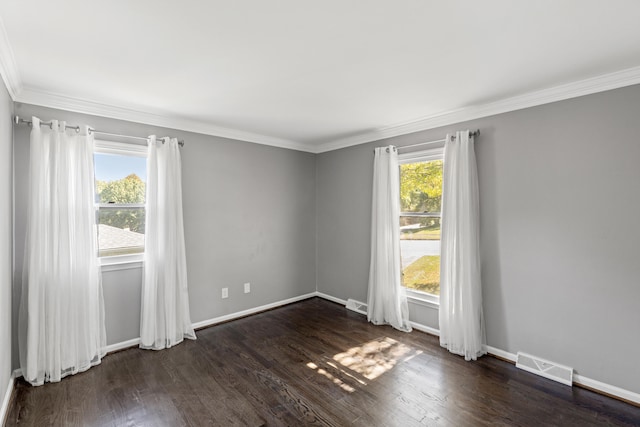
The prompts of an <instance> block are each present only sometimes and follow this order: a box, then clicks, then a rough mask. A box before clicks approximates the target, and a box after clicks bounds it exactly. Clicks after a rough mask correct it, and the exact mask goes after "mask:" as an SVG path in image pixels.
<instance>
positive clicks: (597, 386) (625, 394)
mask: <svg viewBox="0 0 640 427" xmlns="http://www.w3.org/2000/svg"><path fill="white" fill-rule="evenodd" d="M573 383H574V384H579V385H582V386H585V387H587V388H590V389H592V390H597V391H600V392H602V393H605V394H608V395H610V396H615V397H619V398H620V399H624V400H628V401H629V402H633V403H635V404H637V405H640V393H634V392H632V391H629V390H625V389H623V388H620V387H616V386H614V385H611V384H607V383H603V382H601V381H597V380H593V379H591V378H587V377H584V376H582V375H578V374H573Z"/></svg>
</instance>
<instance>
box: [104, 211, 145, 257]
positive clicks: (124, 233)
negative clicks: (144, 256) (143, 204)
mask: <svg viewBox="0 0 640 427" xmlns="http://www.w3.org/2000/svg"><path fill="white" fill-rule="evenodd" d="M144 214H145V211H144V208H123V207H113V208H111V207H104V208H100V209H99V210H98V247H99V249H100V251H99V255H100V256H113V255H128V254H137V253H142V252H144V221H145V217H144Z"/></svg>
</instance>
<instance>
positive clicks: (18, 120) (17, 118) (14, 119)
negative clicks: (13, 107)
mask: <svg viewBox="0 0 640 427" xmlns="http://www.w3.org/2000/svg"><path fill="white" fill-rule="evenodd" d="M13 121H14V123H15V124H17V125H19V124H20V116H19V115H17V114H16V116H15V117H14V118H13Z"/></svg>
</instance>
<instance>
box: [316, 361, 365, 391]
mask: <svg viewBox="0 0 640 427" xmlns="http://www.w3.org/2000/svg"><path fill="white" fill-rule="evenodd" d="M307 367H308V368H311V369H313V370H315V371H316V372H317V373H318V374H320V375H322V376H323V377H325V378H327V379H329V380H331V381H333V383H334V384H336V385H337V386H340V388H341V389H343V390H344V391H348V392H349V393H353V392H354V391H356V389H355V388H353V387H351V386H350V385H349V384H345V383H344V382H343V381H342V380H341V379H340V378H336V377H334V376H333V375H331V374H330V373H329V372H327V371H325V370H324V369H322V368H321V367H319V366H318V365H316V364H315V363H313V362H309V363H307Z"/></svg>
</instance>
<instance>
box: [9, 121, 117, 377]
mask: <svg viewBox="0 0 640 427" xmlns="http://www.w3.org/2000/svg"><path fill="white" fill-rule="evenodd" d="M32 124H33V129H32V130H31V141H30V163H29V176H30V182H29V208H28V219H27V238H26V245H25V258H24V266H23V284H22V296H21V304H20V321H19V330H20V332H19V343H20V346H19V348H20V366H21V369H22V374H23V376H24V378H25V380H27V381H28V382H30V383H31V384H33V385H41V384H43V383H44V382H45V381H51V382H55V381H60V379H61V378H63V377H65V376H66V375H70V374H75V373H77V372H81V371H84V370H87V369H89V368H90V367H91V366H93V365H96V364H98V363H100V359H101V358H102V357H103V356H104V347H105V327H104V303H103V299H102V283H101V276H100V271H99V266H98V258H97V235H96V228H95V227H96V225H95V207H94V174H93V145H94V141H93V136H92V135H88V127H87V126H84V128H83V129H81V130H80V131H79V132H76V131H75V130H71V131H65V122H58V121H56V120H53V121H52V124H51V126H50V127H49V126H47V127H42V128H41V127H40V120H39V119H38V118H37V117H33V118H32Z"/></svg>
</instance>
